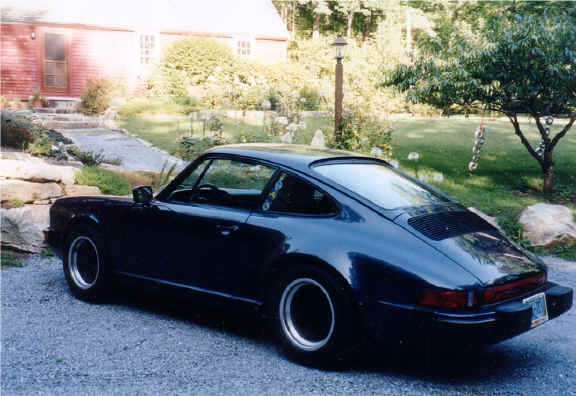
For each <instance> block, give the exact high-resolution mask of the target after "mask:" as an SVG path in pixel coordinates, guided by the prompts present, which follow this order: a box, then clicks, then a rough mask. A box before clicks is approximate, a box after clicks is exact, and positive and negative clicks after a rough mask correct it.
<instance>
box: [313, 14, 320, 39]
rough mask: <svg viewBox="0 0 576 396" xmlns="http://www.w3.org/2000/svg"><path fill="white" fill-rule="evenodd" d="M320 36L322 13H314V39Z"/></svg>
mask: <svg viewBox="0 0 576 396" xmlns="http://www.w3.org/2000/svg"><path fill="white" fill-rule="evenodd" d="M319 38H320V14H316V13H315V14H314V23H313V25H312V40H318V39H319Z"/></svg>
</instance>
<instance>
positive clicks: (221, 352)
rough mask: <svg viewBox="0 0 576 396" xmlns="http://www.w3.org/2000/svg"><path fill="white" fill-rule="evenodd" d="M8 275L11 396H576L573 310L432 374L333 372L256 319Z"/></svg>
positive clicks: (46, 266)
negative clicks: (96, 296) (90, 294)
mask: <svg viewBox="0 0 576 396" xmlns="http://www.w3.org/2000/svg"><path fill="white" fill-rule="evenodd" d="M1 275H2V280H1V286H2V384H1V386H2V394H3V395H36V394H42V395H45V394H46V395H173V394H202V395H230V394H232V395H277V394H291V395H292V394H293V395H303V394H318V395H319V394H322V395H333V394H358V395H366V394H378V395H443V396H445V395H456V394H458V395H463V394H466V395H548V396H551V395H575V394H576V330H575V329H576V310H574V309H573V310H572V311H570V312H569V313H567V314H565V315H563V316H562V317H560V318H558V319H556V320H553V321H551V322H549V323H547V324H545V325H543V326H541V327H539V328H537V329H535V330H533V331H531V332H529V333H527V334H524V335H521V336H519V337H517V338H514V339H512V340H509V341H507V342H504V343H502V344H499V345H496V346H493V347H489V348H486V349H484V350H482V351H479V352H475V353H473V354H472V356H471V357H470V356H469V355H467V356H464V355H463V354H460V355H450V356H448V355H446V356H443V357H439V358H437V359H436V362H435V364H434V369H433V370H432V371H425V370H423V369H422V368H421V366H420V365H418V364H413V362H412V361H411V359H414V358H415V356H414V355H411V354H407V353H403V352H390V351H387V350H378V351H375V352H372V353H371V355H370V356H366V357H365V358H364V359H362V361H360V362H357V363H354V364H352V365H351V367H348V368H346V369H342V370H338V371H322V370H316V369H312V368H307V367H303V366H299V365H297V364H294V363H292V362H290V361H288V360H286V359H285V358H284V357H283V356H282V355H281V354H280V353H279V352H278V350H277V348H276V347H275V345H274V343H273V342H272V341H271V340H270V339H269V338H268V336H267V335H266V334H265V333H264V332H263V331H261V326H262V322H261V321H259V320H258V319H257V317H256V316H251V315H246V314H242V315H240V314H234V313H231V312H229V311H224V310H223V308H216V307H212V308H205V307H204V308H202V307H199V306H192V305H190V304H182V303H178V302H177V301H175V300H174V299H167V300H160V299H158V298H157V297H156V296H155V295H154V294H147V295H145V296H143V295H139V294H141V293H138V292H137V291H136V292H132V293H123V294H122V295H121V296H119V297H117V298H115V299H114V300H113V301H111V302H110V303H108V304H103V305H93V304H87V303H85V302H82V301H79V300H76V299H74V298H73V297H72V296H71V295H70V293H69V292H68V288H67V286H66V282H65V280H64V275H63V273H62V270H61V264H60V261H59V260H58V259H55V258H42V257H40V256H37V255H36V256H29V258H28V261H27V264H26V266H24V267H22V268H12V267H10V268H3V269H2V271H1ZM550 279H552V280H559V281H561V282H562V283H563V284H565V285H567V286H570V287H572V288H576V263H567V262H562V261H558V262H555V263H554V264H553V265H551V266H550ZM161 301H164V302H161Z"/></svg>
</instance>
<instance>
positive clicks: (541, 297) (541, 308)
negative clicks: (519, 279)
mask: <svg viewBox="0 0 576 396" xmlns="http://www.w3.org/2000/svg"><path fill="white" fill-rule="evenodd" d="M522 302H523V303H524V304H530V305H531V306H532V326H531V327H535V326H538V325H540V324H542V323H544V322H546V321H547V320H548V309H547V308H546V295H545V294H544V293H538V294H535V295H533V296H530V297H527V298H525V299H524V300H522Z"/></svg>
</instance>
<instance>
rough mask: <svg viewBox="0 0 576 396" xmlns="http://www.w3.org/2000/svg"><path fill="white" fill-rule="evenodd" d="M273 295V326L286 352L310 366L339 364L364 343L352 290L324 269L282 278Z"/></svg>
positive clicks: (295, 271)
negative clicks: (361, 339) (361, 337)
mask: <svg viewBox="0 0 576 396" xmlns="http://www.w3.org/2000/svg"><path fill="white" fill-rule="evenodd" d="M274 290H275V291H274V292H273V295H272V301H271V304H272V308H273V315H272V317H273V321H274V323H273V325H274V328H275V332H276V334H277V337H278V339H279V341H280V343H281V345H282V347H283V349H284V351H285V352H286V353H287V354H288V356H290V357H291V358H293V359H295V360H297V361H300V362H302V363H306V364H322V365H325V364H326V363H335V362H337V361H338V359H339V358H343V357H345V356H346V355H347V354H348V352H349V351H350V350H351V349H352V347H353V346H355V345H357V344H359V343H360V339H359V335H360V328H361V324H360V322H359V321H358V316H357V314H356V308H355V304H354V303H353V299H352V298H351V294H350V293H349V290H348V286H347V285H346V284H345V283H344V282H343V281H341V280H340V279H338V278H337V277H336V276H334V275H332V274H331V273H329V272H328V271H325V270H323V269H322V268H316V267H313V266H298V267H297V268H292V269H290V270H289V271H288V272H286V273H284V274H282V276H281V277H280V279H279V281H278V283H277V284H276V287H275V288H274Z"/></svg>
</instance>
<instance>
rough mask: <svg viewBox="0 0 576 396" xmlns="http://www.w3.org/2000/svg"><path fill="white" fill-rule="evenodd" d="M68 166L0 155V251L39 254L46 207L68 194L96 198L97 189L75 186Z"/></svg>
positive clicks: (25, 156)
mask: <svg viewBox="0 0 576 396" xmlns="http://www.w3.org/2000/svg"><path fill="white" fill-rule="evenodd" d="M77 171H78V170H77V169H76V168H74V167H71V166H61V165H52V164H48V163H46V162H45V161H44V160H42V159H40V158H35V157H32V156H30V155H28V154H24V153H2V154H0V205H1V208H0V217H1V218H2V221H1V238H0V242H1V245H2V247H3V248H10V249H14V250H18V251H23V252H31V253H39V252H41V251H42V250H43V249H44V248H45V245H44V234H43V231H44V229H45V228H47V227H48V225H49V210H50V204H52V203H53V202H54V201H55V200H56V199H58V198H61V197H64V196H71V195H99V194H101V192H100V189H99V188H98V187H93V186H81V185H75V184H74V183H75V177H76V172H77Z"/></svg>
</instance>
